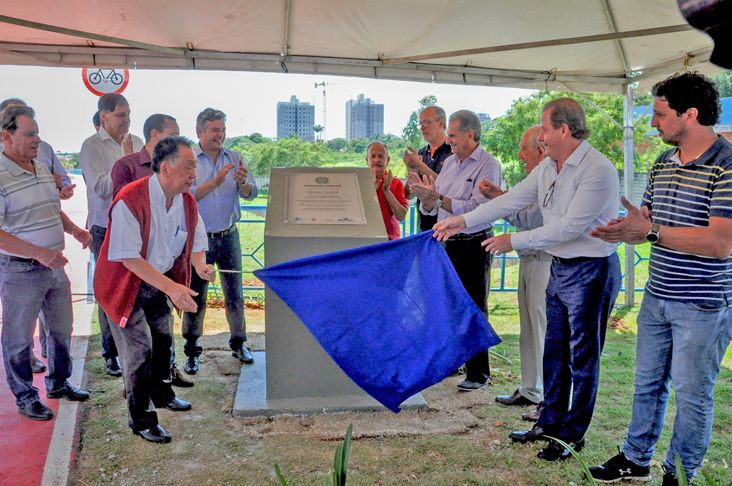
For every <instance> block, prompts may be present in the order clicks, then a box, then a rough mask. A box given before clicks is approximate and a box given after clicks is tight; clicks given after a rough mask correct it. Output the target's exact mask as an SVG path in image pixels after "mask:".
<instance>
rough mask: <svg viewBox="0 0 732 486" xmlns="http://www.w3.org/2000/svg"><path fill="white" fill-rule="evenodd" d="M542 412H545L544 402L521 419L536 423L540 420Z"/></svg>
mask: <svg viewBox="0 0 732 486" xmlns="http://www.w3.org/2000/svg"><path fill="white" fill-rule="evenodd" d="M542 410H544V402H541V403H540V404H539V406H538V407H536V408H535V409H533V410H532V411H530V412H526V413H524V414H522V415H521V418H522V419H523V420H528V421H529V422H536V421H537V420H539V417H540V416H541V411H542Z"/></svg>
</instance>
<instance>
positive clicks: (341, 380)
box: [234, 168, 427, 415]
mask: <svg viewBox="0 0 732 486" xmlns="http://www.w3.org/2000/svg"><path fill="white" fill-rule="evenodd" d="M294 173H299V174H303V173H304V174H313V180H316V179H317V180H327V176H328V175H329V174H355V175H356V177H357V180H358V188H359V190H360V192H361V194H360V199H361V201H362V204H363V214H364V216H365V221H364V222H363V223H359V224H296V223H293V222H292V219H293V218H292V217H291V216H290V217H289V218H288V214H287V195H288V194H287V192H288V187H287V186H288V183H287V181H288V175H290V174H294ZM269 194H270V196H269V201H268V207H267V220H266V225H265V237H264V247H265V253H266V255H265V262H266V265H267V266H271V265H275V264H277V263H282V262H285V261H289V260H294V259H297V258H302V257H306V256H311V255H318V254H323V253H329V252H333V251H337V250H343V249H347V248H354V247H359V246H364V245H369V244H373V243H378V242H382V241H386V239H387V237H386V231H385V229H384V222H383V219H382V216H381V210H380V209H379V204H378V200H377V199H376V193H375V191H374V184H373V177H372V175H371V173H370V172H369V171H368V170H367V169H356V168H348V169H345V168H344V169H335V168H334V169H311V168H289V169H273V170H272V175H271V177H270V193H269ZM354 196H358V195H354ZM355 199H358V197H356V198H355ZM265 298H266V302H267V306H266V312H265V347H266V359H265V357H264V355H263V354H262V353H258V355H257V356H256V357H255V365H254V367H252V366H246V367H244V368H243V369H242V372H241V375H240V381H239V388H238V389H237V396H236V400H235V405H234V414H236V415H262V414H264V415H277V414H280V413H291V414H308V413H316V412H323V411H343V410H377V409H383V408H384V407H383V406H381V405H380V404H379V403H378V402H376V401H375V400H374V399H372V398H371V397H370V396H369V395H367V394H366V393H365V392H364V391H363V390H361V388H359V387H358V386H357V385H356V384H355V383H353V382H352V381H351V379H350V378H348V377H347V376H346V375H345V374H344V373H343V371H341V369H340V368H339V367H338V365H336V364H335V362H334V361H333V360H332V359H331V358H330V356H328V354H327V353H326V352H325V351H324V350H323V349H322V348H321V346H320V345H319V344H318V342H317V341H316V340H315V339H314V338H313V336H312V334H310V331H308V329H307V328H306V327H305V325H304V324H303V323H302V322H301V321H300V319H299V318H298V317H297V316H296V315H295V314H294V313H293V312H292V311H291V310H290V308H289V307H287V305H285V304H284V302H282V300H280V298H279V297H277V295H275V294H274V293H273V292H271V291H270V290H266V291H265ZM343 305H348V302H344V303H343ZM375 359H378V357H375ZM426 405H427V404H426V402H425V401H424V399H423V398H422V396H421V394H418V395H415V396H414V397H412V398H410V400H409V403H408V404H407V403H405V406H408V407H410V406H411V407H426Z"/></svg>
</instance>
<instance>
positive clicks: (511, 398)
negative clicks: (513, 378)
mask: <svg viewBox="0 0 732 486" xmlns="http://www.w3.org/2000/svg"><path fill="white" fill-rule="evenodd" d="M496 401H497V402H498V403H502V404H503V405H516V406H521V407H526V406H529V405H536V403H534V402H532V401H531V400H529V399H528V398H526V397H525V396H523V395H522V394H521V393H519V391H518V388H517V389H516V391H515V392H513V395H498V396H497V397H496Z"/></svg>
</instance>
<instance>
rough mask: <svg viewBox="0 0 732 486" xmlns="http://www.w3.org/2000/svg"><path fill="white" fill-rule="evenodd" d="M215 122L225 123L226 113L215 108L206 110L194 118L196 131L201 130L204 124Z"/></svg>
mask: <svg viewBox="0 0 732 486" xmlns="http://www.w3.org/2000/svg"><path fill="white" fill-rule="evenodd" d="M216 120H224V121H226V113H224V112H223V111H221V110H217V109H215V108H206V109H205V110H203V111H202V112H201V113H199V114H198V116H197V117H196V130H203V129H204V128H205V126H206V123H208V122H210V121H216Z"/></svg>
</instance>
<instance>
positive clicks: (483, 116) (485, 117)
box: [477, 113, 491, 123]
mask: <svg viewBox="0 0 732 486" xmlns="http://www.w3.org/2000/svg"><path fill="white" fill-rule="evenodd" d="M477 115H478V120H480V123H485V122H487V121H491V116H490V115H489V114H488V113H477Z"/></svg>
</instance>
